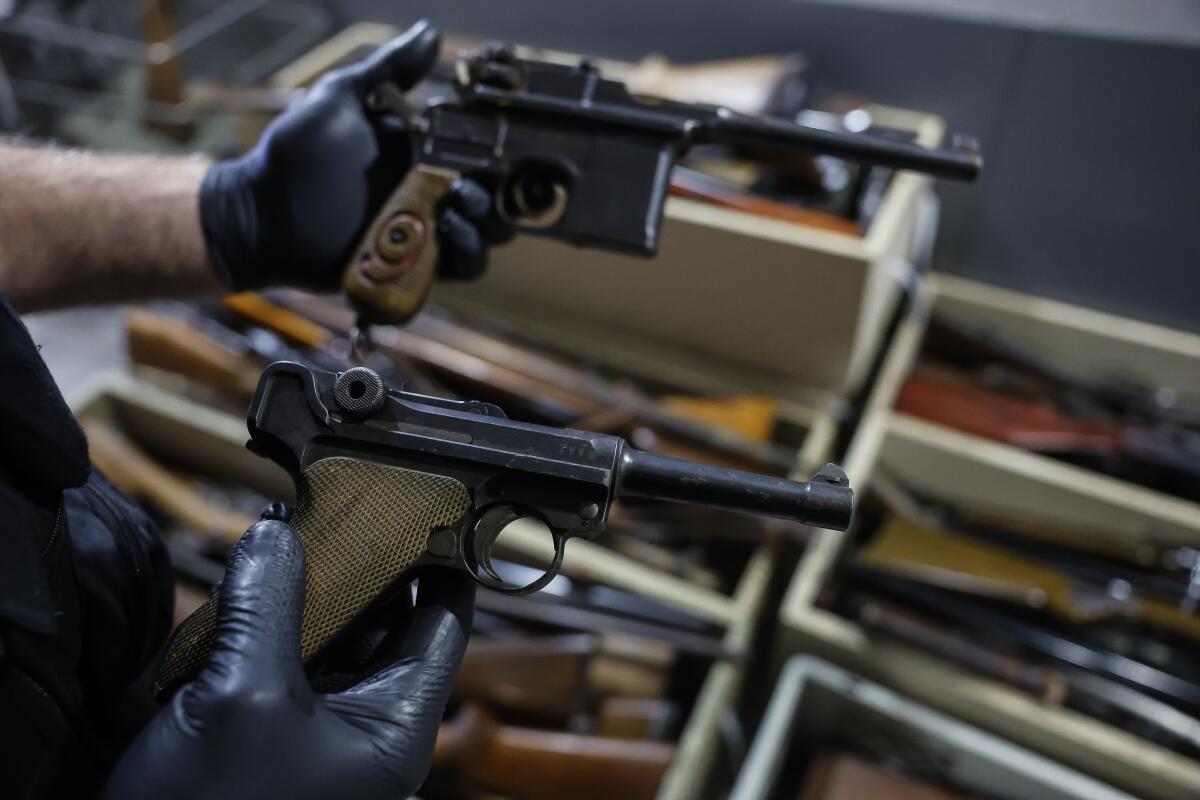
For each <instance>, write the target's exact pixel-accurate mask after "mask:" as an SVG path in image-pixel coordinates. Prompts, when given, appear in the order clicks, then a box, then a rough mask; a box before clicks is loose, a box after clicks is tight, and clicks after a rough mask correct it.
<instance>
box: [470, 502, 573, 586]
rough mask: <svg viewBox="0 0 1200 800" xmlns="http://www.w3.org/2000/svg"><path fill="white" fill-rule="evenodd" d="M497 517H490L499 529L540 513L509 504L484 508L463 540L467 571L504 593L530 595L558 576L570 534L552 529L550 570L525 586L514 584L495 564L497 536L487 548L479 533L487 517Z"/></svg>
mask: <svg viewBox="0 0 1200 800" xmlns="http://www.w3.org/2000/svg"><path fill="white" fill-rule="evenodd" d="M489 516H494V517H497V519H495V520H488V522H489V524H490V525H491V526H493V527H494V528H495V529H496V530H497V531H500V530H503V529H504V527H505V526H506V525H508V524H509V523H510V522H513V521H515V520H518V519H521V518H522V517H527V516H534V517H536V516H537V515H536V514H529V513H522V512H521V511H519V510H517V509H516V508H514V507H512V506H508V505H500V506H494V507H492V508H491V509H489V510H488V511H486V512H484V514H483V516H481V517H480V518H479V519H478V520H476V522H475V524H474V525H472V526H471V529H470V533H469V534H468V539H467V540H465V541H464V542H463V547H462V551H461V552H462V556H463V561H464V563H465V564H466V567H467V571H468V572H470V573H471V575H472V576H473V577H474V578H475V580H476V581H477V582H478V583H479V584H480V585H482V586H486V587H487V588H489V589H493V590H495V591H497V592H500V593H502V594H509V595H526V594H533V593H534V592H536V591H538V590H539V589H543V588H545V587H546V586H547V585H548V584H549V583H550V581H552V580H554V578H555V577H557V575H558V571H559V569H560V568H561V567H562V561H563V553H564V552H565V550H566V542H567V538H568V537H567V535H566V534H565V533H562V532H560V531H555V530H551V531H550V536H551V538H553V540H554V558H553V560H551V562H550V564H549V566H547V567H546V571H545V572H543V573H542V575H541V577H539V578H538V579H537V580H535V581H533V582H531V583H528V584H526V585H524V586H513V585H512V584H509V583H506V582H505V581H504V579H503V578H502V577H501V576H500V575H499V574H498V573H497V572H496V570H495V569H494V568H493V567H492V558H491V544H493V543H494V542H495V537H494V536H493V537H492V538H491V541H489V542H487V544H488V547H487V549H486V550H485V549H483V546H482V545H483V542H482V541H480V538H479V536H478V533H477V531H478V526H479V524H480V523H481V522H483V521H484V520H485V519H486V518H487V517H489Z"/></svg>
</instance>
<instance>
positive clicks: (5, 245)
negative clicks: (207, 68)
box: [0, 141, 220, 311]
mask: <svg viewBox="0 0 1200 800" xmlns="http://www.w3.org/2000/svg"><path fill="white" fill-rule="evenodd" d="M207 168H208V164H207V162H206V161H205V160H204V159H202V158H199V157H185V158H179V157H160V156H147V155H112V154H97V153H88V152H82V151H76V150H63V149H58V148H54V147H48V146H38V145H31V144H25V143H18V142H11V141H0V291H3V292H4V293H6V294H7V295H8V296H9V298H10V299H11V301H12V303H13V305H14V306H15V307H16V308H17V310H19V311H36V310H42V309H49V308H61V307H64V306H69V305H82V304H94V303H105V302H114V301H120V300H141V299H148V298H152V297H170V296H184V295H190V294H199V293H204V292H212V291H216V290H218V289H219V288H220V282H219V281H218V280H217V276H216V274H215V273H214V271H213V268H212V266H211V265H210V263H209V260H208V255H207V251H206V248H205V242H204V236H203V234H202V232H201V228H200V215H199V210H198V206H197V192H198V191H199V188H200V182H201V180H202V179H203V177H204V173H205V171H206V169H207Z"/></svg>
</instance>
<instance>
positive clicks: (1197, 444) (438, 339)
mask: <svg viewBox="0 0 1200 800" xmlns="http://www.w3.org/2000/svg"><path fill="white" fill-rule="evenodd" d="M423 16H428V17H430V18H432V19H433V20H434V21H435V22H436V23H437V24H439V25H440V26H441V28H442V30H443V31H444V33H445V36H446V44H445V47H444V51H443V57H444V63H443V64H442V65H441V66H440V67H439V69H438V70H437V72H436V73H435V75H434V76H433V78H432V79H431V83H430V86H427V87H425V88H424V89H422V90H421V92H422V93H423V95H422V96H429V95H431V94H436V92H437V91H439V89H436V88H431V87H437V86H441V87H445V86H447V85H448V81H449V79H450V76H451V73H452V62H453V59H454V58H455V57H456V55H457V54H459V53H460V52H465V51H470V50H472V49H475V48H478V47H479V46H481V45H482V44H484V43H487V42H490V41H494V40H503V41H507V42H513V43H516V44H518V45H521V46H522V49H521V51H520V52H521V53H522V54H523V55H525V56H528V57H536V58H542V59H546V60H552V61H562V62H566V63H571V62H574V61H577V60H579V59H580V58H582V57H585V56H586V57H588V58H591V59H594V60H595V61H596V63H597V64H598V65H599V66H600V67H601V69H602V70H603V71H604V72H605V73H606V74H608V75H610V76H612V77H615V78H618V79H621V80H624V81H626V82H627V84H628V85H629V86H630V87H631V88H632V89H633V90H634V91H635V92H637V93H639V94H646V95H651V96H662V97H671V98H675V99H680V100H685V101H689V102H711V103H720V104H726V105H730V106H732V107H735V108H737V109H739V110H743V111H747V112H749V113H755V114H764V115H770V116H774V117H778V118H782V119H793V120H796V121H799V122H801V123H803V124H806V125H810V126H815V127H823V128H827V129H830V130H838V131H848V132H856V133H866V134H868V135H878V136H884V137H890V138H892V139H900V140H904V141H915V142H918V143H920V144H922V145H925V146H929V147H935V146H950V145H952V144H953V143H955V142H960V143H962V142H966V141H968V139H969V140H974V141H975V142H977V143H978V147H979V149H980V151H981V152H982V154H983V156H984V160H985V167H984V171H983V174H982V176H981V177H980V179H979V180H977V181H976V182H974V183H970V184H960V183H951V182H947V181H935V180H933V179H932V178H930V177H928V176H925V175H920V174H917V173H913V172H905V171H893V170H889V169H884V168H880V167H865V166H862V165H858V164H855V163H852V162H849V161H844V160H841V159H836V158H831V157H828V156H822V155H818V154H800V155H796V154H789V155H788V157H787V158H781V157H779V155H778V154H775V155H770V154H766V155H764V154H763V153H748V152H745V151H739V150H737V149H732V148H706V149H702V150H699V151H697V152H695V153H692V154H691V155H690V156H689V157H688V158H687V159H686V160H685V161H684V162H683V163H682V164H681V165H680V166H679V167H677V169H676V172H675V175H674V177H673V181H672V197H671V199H670V201H669V203H668V207H667V218H666V222H665V224H664V228H663V238H662V246H661V252H660V254H659V256H658V258H656V259H653V260H639V259H633V258H629V257H624V256H615V255H612V254H609V253H603V252H599V251H594V250H577V249H573V248H570V247H568V246H566V245H562V244H559V243H555V242H550V241H547V240H545V239H540V238H537V237H532V236H519V237H518V238H517V239H516V241H514V242H513V243H512V244H511V245H507V246H505V247H503V248H500V249H499V250H497V251H496V252H495V253H494V255H493V258H492V266H491V268H490V270H489V273H488V275H487V276H486V277H485V278H484V279H483V280H482V281H480V282H477V283H474V284H470V285H456V286H450V285H444V286H440V287H438V288H437V289H436V291H435V293H434V298H433V302H432V303H431V305H430V307H429V308H428V309H427V310H426V311H425V312H423V313H422V314H421V315H420V316H419V317H418V318H417V319H415V320H414V321H413V322H412V323H411V324H410V325H408V326H406V327H404V328H395V329H392V328H387V329H382V330H381V331H379V332H378V333H377V342H378V344H379V347H378V349H377V351H376V352H375V353H374V354H373V356H372V359H373V360H372V366H374V367H376V368H377V369H378V370H379V371H380V372H381V374H384V375H385V376H387V378H388V380H389V383H391V384H392V385H393V386H401V385H402V386H405V387H407V388H410V389H413V390H415V391H419V392H423V393H428V394H435V395H440V396H454V397H462V398H469V399H480V400H488V401H491V402H495V403H497V404H499V405H501V406H502V407H503V408H505V409H506V411H508V413H509V415H510V416H513V417H515V418H518V419H525V420H529V421H535V422H541V423H548V424H554V425H564V426H571V427H579V428H584V429H589V430H601V431H605V432H612V433H618V434H621V435H623V436H626V437H627V438H629V439H630V440H631V441H633V442H634V443H635V444H636V445H637V446H639V447H643V448H646V449H650V450H656V451H659V452H665V453H671V454H677V455H686V456H688V457H691V458H697V459H701V460H705V461H708V462H710V463H714V464H723V465H734V466H738V467H741V468H746V469H753V470H756V471H760V472H766V473H771V474H777V475H790V476H792V477H795V478H806V477H807V476H808V475H810V474H812V473H813V472H814V471H816V470H817V469H819V468H820V467H821V465H823V464H824V463H826V462H827V461H836V462H837V463H839V464H842V465H843V466H844V467H845V469H846V471H847V473H848V474H849V476H850V479H851V482H852V484H853V485H854V487H855V489H856V491H857V492H858V498H859V504H858V510H857V513H856V519H855V524H854V526H853V528H852V529H851V531H850V532H848V533H846V534H840V533H832V532H828V531H814V530H809V529H807V528H803V527H802V526H791V525H784V524H780V523H774V522H771V523H767V522H763V521H762V520H755V519H751V518H748V517H743V516H739V515H736V514H732V513H731V514H713V513H711V512H704V513H696V512H695V511H694V510H688V509H680V508H665V507H658V506H638V505H629V506H628V507H625V506H623V507H621V508H619V509H618V510H617V511H616V512H614V518H613V525H612V529H611V530H610V532H609V533H608V534H606V536H605V537H603V538H602V539H601V540H598V541H597V542H572V543H571V545H570V546H569V547H568V558H567V560H566V562H565V563H564V573H563V577H562V578H560V579H556V582H555V583H554V584H552V585H551V587H550V588H549V589H547V590H546V591H545V592H543V593H542V594H541V595H538V596H536V597H531V598H507V597H502V596H500V595H495V594H492V593H489V592H486V591H481V593H480V614H479V620H478V621H477V631H476V637H475V639H474V641H473V644H472V651H471V653H470V655H469V656H468V660H467V664H466V667H465V668H464V671H463V674H462V677H461V679H460V682H459V686H458V687H457V689H456V692H455V699H454V701H453V703H452V707H451V710H450V714H449V716H448V718H447V722H446V723H445V726H444V728H443V732H442V736H441V739H440V743H439V755H438V761H437V763H436V764H435V769H434V772H433V774H432V776H431V778H430V781H429V782H428V783H427V785H426V787H424V788H423V789H422V792H421V796H422V797H430V798H436V797H447V798H449V797H471V798H475V797H511V798H516V799H517V800H520V798H530V799H531V800H540V798H554V797H576V798H591V797H597V798H599V797H622V798H624V797H659V798H672V799H676V800H690V799H691V798H706V797H730V796H732V797H735V798H738V800H749V798H796V797H803V798H808V799H812V800H815V799H816V798H849V797H896V798H930V799H932V798H948V797H980V798H1033V797H1045V798H1099V797H1111V798H1122V797H1130V796H1138V797H1151V798H1164V799H1165V798H1183V797H1195V796H1197V795H1198V794H1200V683H1198V682H1197V681H1198V680H1200V661H1198V659H1197V653H1200V648H1198V647H1197V644H1198V642H1197V640H1198V639H1200V619H1198V618H1197V617H1196V604H1197V601H1198V600H1200V558H1198V557H1197V554H1198V552H1200V551H1198V550H1197V548H1198V547H1200V502H1198V501H1200V481H1198V478H1200V315H1197V314H1196V313H1195V306H1196V300H1197V298H1198V297H1200V278H1198V277H1197V275H1196V274H1195V266H1196V264H1197V263H1200V244H1198V243H1197V242H1198V241H1200V240H1198V239H1197V238H1196V235H1195V230H1194V228H1195V222H1196V218H1197V204H1196V201H1195V199H1194V195H1195V191H1196V186H1197V184H1198V183H1200V157H1198V156H1197V155H1196V152H1195V143H1196V142H1197V141H1200V102H1197V97H1196V89H1195V86H1194V84H1195V78H1196V76H1198V75H1200V6H1198V5H1197V4H1195V3H1193V2H1188V1H1187V0H1139V1H1138V2H1132V0H1042V2H1032V1H1031V0H1030V1H1026V0H1021V1H1020V2H996V1H995V0H860V1H859V2H836V1H835V0H826V1H823V2H821V1H817V0H739V1H738V2H733V0H706V1H705V2H692V3H680V2H666V1H665V0H642V2H629V0H610V2H607V3H588V4H584V3H562V2H544V1H541V2H539V1H535V0H507V1H506V2H494V1H493V2H478V1H477V0H460V2H456V3H453V4H448V3H431V2H425V1H424V0H412V1H411V2H400V3H388V4H383V3H379V2H378V1H377V0H323V2H316V1H306V2H301V1H300V0H295V1H292V0H145V1H144V2H137V1H136V0H129V1H126V0H0V131H3V132H5V133H6V134H10V135H17V136H27V137H30V138H35V139H51V140H54V141H57V142H59V143H62V144H65V145H70V146H78V147H85V148H92V149H100V150H122V151H128V150H144V151H152V152H176V153H186V152H195V151H203V152H207V153H209V154H212V155H214V156H218V157H220V156H230V155H234V154H237V153H239V152H241V151H243V150H244V149H246V148H247V147H249V146H250V145H251V144H252V143H253V142H254V141H255V139H256V138H257V136H258V134H259V133H260V132H261V130H262V128H263V127H264V126H265V124H266V123H267V122H268V121H269V120H270V118H271V117H272V116H273V114H275V113H277V112H278V110H279V109H281V108H283V107H284V106H285V105H286V104H287V103H288V102H289V101H290V100H291V99H292V98H294V97H295V96H296V93H297V92H299V91H302V90H303V87H304V86H306V85H309V84H310V83H311V82H312V81H313V80H315V79H316V78H317V77H318V76H319V75H320V74H321V73H322V72H324V71H325V70H327V69H330V68H334V67H336V66H338V65H339V64H343V63H346V62H348V61H350V60H353V59H356V58H358V57H361V56H362V55H363V54H364V53H366V52H369V50H370V49H371V48H372V47H374V46H376V45H378V44H379V43H381V42H384V41H386V40H387V39H388V38H390V37H391V36H392V35H394V34H395V33H396V32H397V31H398V30H400V29H402V28H403V27H405V26H406V25H407V24H409V23H411V22H412V21H414V20H416V19H418V18H420V17H423ZM439 82H440V83H439ZM27 322H28V324H29V326H30V328H31V331H32V332H33V334H34V338H35V341H37V342H38V343H39V344H40V345H41V348H42V354H43V356H44V357H45V358H46V360H47V362H48V363H49V364H50V366H51V369H52V371H53V372H54V374H55V377H56V379H57V380H58V381H59V383H60V384H61V386H62V388H63V390H64V393H65V394H66V395H67V398H68V400H69V402H71V404H72V407H73V408H74V410H75V411H76V413H77V415H78V416H79V417H80V418H81V419H82V420H84V422H85V426H86V428H87V431H88V434H89V440H90V442H91V448H92V455H93V458H94V459H95V460H96V462H97V463H98V464H99V465H100V467H101V468H102V469H103V470H104V471H105V472H106V473H108V474H109V475H110V477H112V478H113V480H114V482H116V483H117V484H118V485H119V486H121V488H122V489H124V490H125V491H126V492H127V493H129V494H130V495H131V496H133V497H134V498H135V499H137V500H138V501H139V502H141V503H142V504H143V505H144V506H145V507H146V508H147V509H148V510H149V511H150V512H151V513H152V514H153V515H154V516H155V517H156V518H157V519H158V520H159V521H160V522H161V523H162V526H163V528H164V531H166V533H167V535H168V537H169V542H170V546H171V550H172V555H173V559H174V563H175V568H176V571H177V573H178V576H179V579H180V590H179V592H178V594H177V604H178V609H177V611H178V614H177V616H180V618H181V617H182V616H183V615H185V614H186V612H187V611H189V610H191V609H193V608H195V607H196V605H197V604H198V603H199V602H201V601H202V600H203V598H204V597H206V596H207V593H208V591H209V588H210V587H211V585H212V583H213V582H214V581H215V580H217V579H219V577H220V575H221V565H222V561H223V558H224V555H225V553H226V552H227V549H228V547H229V545H230V543H231V541H233V540H234V539H236V536H237V535H238V534H239V533H240V532H241V531H242V530H243V529H244V528H245V525H246V523H247V520H248V519H250V518H251V517H252V516H253V514H254V513H256V511H257V508H259V507H261V505H262V504H263V502H265V501H266V500H267V499H268V498H275V497H281V496H283V497H287V496H289V495H290V493H291V491H292V489H291V486H290V483H289V481H288V479H287V476H286V475H284V474H283V473H282V472H281V471H279V470H278V469H276V468H275V467H274V466H273V465H271V464H268V463H267V462H265V461H263V460H261V459H258V458H257V457H255V456H253V455H251V454H250V453H248V452H246V451H245V450H244V449H243V448H242V444H243V442H244V440H245V436H246V432H245V425H244V420H243V419H242V417H243V415H244V410H245V407H246V403H247V402H248V399H249V395H250V394H251V393H252V391H253V388H254V386H255V384H256V382H257V378H258V373H259V372H260V371H261V368H262V367H263V366H264V365H265V364H266V363H269V362H270V361H273V360H277V359H279V358H289V359H295V360H300V361H304V362H307V363H311V364H315V365H318V366H322V367H324V368H328V369H340V368H344V367H345V366H346V365H348V364H349V363H351V353H350V350H351V348H350V342H349V337H350V335H351V328H352V325H353V319H352V315H351V314H350V312H349V311H348V309H347V308H346V307H345V305H344V303H343V302H342V301H340V300H339V299H338V298H326V297H312V296H308V295H303V294H301V293H297V292H271V293H267V294H265V295H238V296H234V297H231V298H224V299H205V300H202V301H196V302H189V303H165V304H154V305H151V306H146V307H139V308H96V309H80V310H74V311H70V312H59V313H51V314H38V315H31V316H29V317H27ZM183 442H186V443H187V446H186V447H183V446H181V443H183ZM535 528H536V526H534V527H528V526H527V527H524V528H520V529H514V530H512V531H511V532H507V531H506V535H505V536H504V537H503V539H502V544H503V546H504V547H505V548H506V550H505V552H506V557H507V558H508V559H509V561H508V563H507V565H506V567H505V569H506V570H511V574H512V575H515V576H523V575H536V574H538V573H537V570H538V568H539V567H543V566H544V565H545V558H546V540H547V537H546V533H545V531H544V530H543V531H538V530H536V529H535Z"/></svg>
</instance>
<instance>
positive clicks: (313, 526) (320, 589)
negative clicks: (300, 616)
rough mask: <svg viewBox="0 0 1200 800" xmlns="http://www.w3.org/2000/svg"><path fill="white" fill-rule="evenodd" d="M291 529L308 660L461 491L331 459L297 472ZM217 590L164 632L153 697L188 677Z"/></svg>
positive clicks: (444, 522)
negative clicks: (300, 570) (296, 544)
mask: <svg viewBox="0 0 1200 800" xmlns="http://www.w3.org/2000/svg"><path fill="white" fill-rule="evenodd" d="M296 497H297V503H296V510H295V513H294V514H293V515H292V521H291V524H292V527H293V528H294V529H295V531H296V533H297V534H298V535H299V537H300V543H301V544H302V545H303V546H304V558H305V568H306V571H305V584H304V620H303V622H302V624H301V626H300V657H301V658H302V659H303V660H304V661H305V662H307V661H308V660H309V659H311V658H312V656H313V655H315V654H316V653H317V652H319V651H320V650H321V648H322V647H324V646H325V645H326V644H327V643H328V642H329V641H330V639H332V638H333V637H334V636H336V635H337V633H338V632H339V631H341V630H342V628H344V627H345V626H346V625H347V624H349V623H350V621H351V620H353V619H354V618H355V617H356V616H357V615H358V614H359V612H361V611H362V610H363V609H364V608H366V607H367V606H368V605H370V603H371V602H372V601H373V600H375V598H376V597H378V596H379V595H380V594H381V593H382V592H384V591H385V590H386V589H387V588H388V587H389V586H390V585H391V584H392V583H393V582H394V581H395V580H396V579H397V578H399V577H400V576H401V575H402V574H403V573H404V572H405V571H406V570H408V569H409V568H410V567H412V566H413V565H414V564H416V562H417V561H418V559H420V558H421V557H422V556H423V555H424V554H425V551H426V542H427V540H428V538H429V535H430V534H431V533H433V532H434V531H438V530H441V529H443V528H453V527H454V525H455V524H456V523H457V522H458V521H459V520H460V519H462V517H463V516H464V515H465V514H466V513H467V512H468V511H469V510H470V508H471V500H470V496H469V494H468V493H467V488H466V486H464V485H463V484H462V483H461V482H459V481H458V480H456V479H454V478H451V477H447V476H444V475H435V474H432V473H427V472H418V471H416V470H411V469H403V468H401V467H394V466H389V465H387V464H377V463H374V462H370V461H360V460H358V459H353V458H345V457H342V456H334V457H330V458H324V459H321V460H320V461H316V462H314V463H312V464H310V465H308V466H307V467H305V468H304V470H303V471H302V472H301V474H300V479H299V480H298V481H297V486H296ZM217 602H218V598H217V597H216V596H214V597H212V598H210V599H209V600H208V602H206V603H205V604H204V605H203V606H201V607H200V608H199V609H198V610H197V611H196V612H195V613H194V614H192V615H191V616H190V617H188V618H187V620H185V621H184V623H183V624H182V625H180V626H179V627H178V628H177V629H176V630H175V633H174V635H173V636H172V637H171V642H170V644H169V645H168V646H167V653H166V657H165V658H164V660H163V664H162V667H161V668H160V670H159V673H158V680H157V682H156V686H155V693H156V694H157V695H158V696H159V698H160V699H165V698H166V696H168V695H169V694H170V693H171V692H173V691H174V690H175V689H176V688H178V687H179V686H180V685H182V684H184V683H186V682H188V681H190V680H191V679H192V678H193V677H195V675H196V673H198V672H199V671H200V669H201V667H203V666H204V663H205V661H206V660H207V659H208V654H209V651H210V650H211V649H212V646H213V643H214V641H215V636H216V630H215V624H216V619H217Z"/></svg>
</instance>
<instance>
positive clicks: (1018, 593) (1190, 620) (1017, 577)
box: [858, 518, 1200, 640]
mask: <svg viewBox="0 0 1200 800" xmlns="http://www.w3.org/2000/svg"><path fill="white" fill-rule="evenodd" d="M858 559H859V560H860V561H861V562H862V563H865V564H868V565H871V566H874V567H876V568H879V569H884V570H887V571H890V572H892V573H894V574H900V575H904V576H905V577H908V578H910V579H914V580H917V581H921V582H923V583H927V584H930V585H936V586H941V587H943V588H948V589H952V590H955V591H962V592H966V593H968V594H971V595H975V596H979V597H986V598H990V599H999V600H1007V601H1010V602H1015V603H1017V604H1020V605H1025V606H1030V607H1034V608H1044V609H1045V610H1046V611H1049V612H1050V613H1052V614H1054V615H1056V616H1058V617H1060V618H1062V619H1065V620H1068V621H1071V622H1074V623H1078V624H1083V623H1088V622H1092V621H1094V620H1102V619H1112V618H1118V619H1120V618H1125V619H1129V620H1134V621H1139V620H1140V621H1143V622H1148V623H1151V624H1153V625H1155V626H1158V627H1159V628H1162V629H1164V630H1168V631H1171V632H1174V633H1177V634H1180V635H1182V636H1187V637H1189V638H1191V639H1196V640H1200V618H1198V617H1196V616H1195V615H1194V614H1192V613H1191V612H1189V611H1187V610H1186V609H1183V608H1181V607H1179V606H1177V605H1172V604H1171V603H1168V602H1164V601H1162V600H1160V599H1158V598H1155V597H1141V596H1138V595H1136V594H1135V595H1132V596H1129V597H1124V598H1120V597H1114V596H1112V595H1110V594H1109V592H1108V590H1107V587H1106V586H1089V585H1087V584H1085V583H1083V582H1079V581H1076V580H1073V579H1072V578H1071V577H1070V576H1069V575H1067V574H1065V573H1063V572H1060V571H1059V570H1057V569H1055V568H1053V567H1051V566H1047V565H1045V564H1040V563H1037V562H1036V561H1034V560H1030V559H1026V558H1024V557H1022V556H1021V555H1019V554H1017V553H1015V552H1013V551H1012V550H1010V549H1008V548H1004V547H1001V546H998V545H995V544H991V543H987V542H982V541H976V540H974V539H972V538H969V537H967V536H963V535H961V534H955V533H953V532H950V531H946V530H941V529H938V528H933V527H927V526H923V525H918V524H916V523H914V522H910V521H907V520H902V519H899V518H893V519H891V520H890V521H889V522H887V523H886V524H885V525H884V528H883V530H882V531H880V533H879V534H878V536H877V537H876V538H875V539H874V540H873V541H872V542H871V543H870V544H869V545H868V546H867V547H866V548H864V549H863V550H862V551H861V552H860V553H859V555H858Z"/></svg>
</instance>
